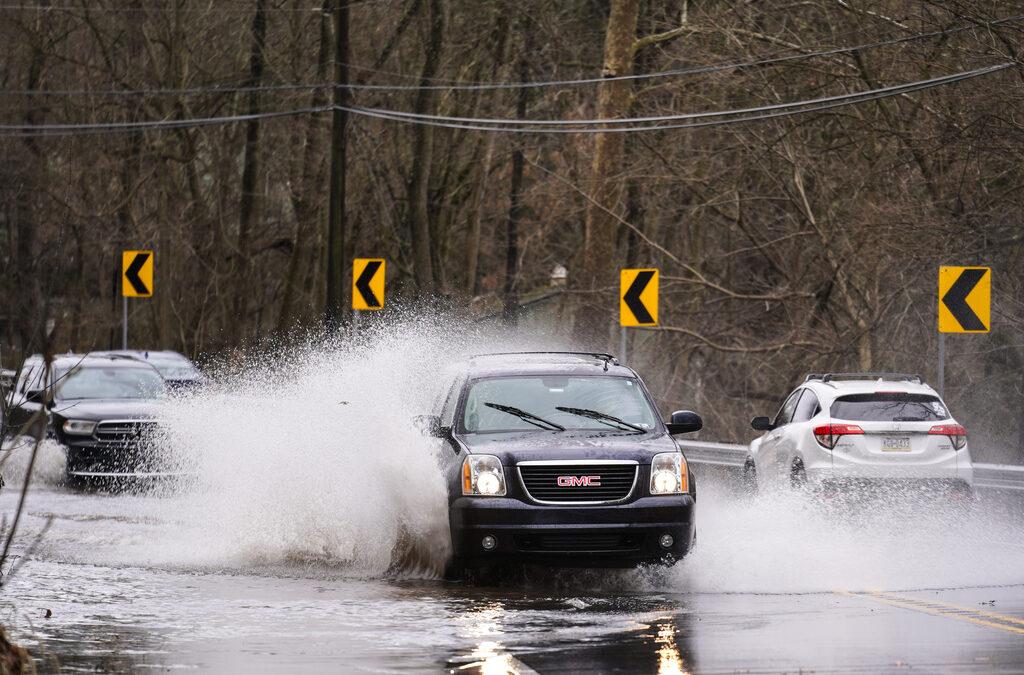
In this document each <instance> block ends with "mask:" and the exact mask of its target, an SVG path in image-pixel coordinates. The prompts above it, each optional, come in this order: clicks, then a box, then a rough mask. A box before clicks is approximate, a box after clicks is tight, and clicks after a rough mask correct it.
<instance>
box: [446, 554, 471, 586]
mask: <svg viewBox="0 0 1024 675" xmlns="http://www.w3.org/2000/svg"><path fill="white" fill-rule="evenodd" d="M465 578H466V565H465V563H463V561H462V558H460V557H458V556H454V555H453V556H452V557H451V558H449V559H448V562H447V563H446V564H445V566H444V580H445V581H463V580H464V579H465Z"/></svg>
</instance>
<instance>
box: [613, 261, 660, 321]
mask: <svg viewBox="0 0 1024 675" xmlns="http://www.w3.org/2000/svg"><path fill="white" fill-rule="evenodd" d="M619 323H620V324H621V325H623V326H657V325H658V270H656V269H624V270H622V271H621V273H620V275H619Z"/></svg>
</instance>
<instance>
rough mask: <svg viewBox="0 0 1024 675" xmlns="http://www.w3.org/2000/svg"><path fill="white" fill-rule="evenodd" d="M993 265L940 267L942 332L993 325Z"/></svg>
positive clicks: (983, 329) (977, 330)
mask: <svg viewBox="0 0 1024 675" xmlns="http://www.w3.org/2000/svg"><path fill="white" fill-rule="evenodd" d="M991 305H992V268H991V267H940V268H939V332H940V333H987V332H989V328H990V327H991V323H992V322H991V309H992V307H991Z"/></svg>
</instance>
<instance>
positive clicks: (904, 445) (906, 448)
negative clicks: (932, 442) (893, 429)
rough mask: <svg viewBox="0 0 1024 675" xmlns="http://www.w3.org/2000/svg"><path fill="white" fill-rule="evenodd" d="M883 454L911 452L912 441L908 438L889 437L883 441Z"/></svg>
mask: <svg viewBox="0 0 1024 675" xmlns="http://www.w3.org/2000/svg"><path fill="white" fill-rule="evenodd" d="M882 451H883V452H910V439H909V438H908V437H906V436H887V437H886V438H883V439H882Z"/></svg>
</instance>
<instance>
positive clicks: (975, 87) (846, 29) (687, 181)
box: [0, 0, 1024, 459]
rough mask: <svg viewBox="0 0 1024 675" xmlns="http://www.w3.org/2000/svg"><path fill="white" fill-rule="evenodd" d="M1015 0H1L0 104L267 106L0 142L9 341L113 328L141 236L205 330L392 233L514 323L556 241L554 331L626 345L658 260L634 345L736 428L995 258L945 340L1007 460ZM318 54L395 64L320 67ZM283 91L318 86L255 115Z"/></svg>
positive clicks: (246, 332)
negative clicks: (621, 312)
mask: <svg viewBox="0 0 1024 675" xmlns="http://www.w3.org/2000/svg"><path fill="white" fill-rule="evenodd" d="M40 7H41V6H40ZM1018 13H1020V7H1019V5H1017V4H1016V3H1012V2H1001V1H996V0H992V1H986V2H953V3H933V2H928V1H924V2H920V1H913V2H911V1H907V0H890V1H886V2H879V3H870V4H869V5H865V4H861V3H850V2H813V3H792V4H781V5H780V4H778V3H768V4H764V3H737V2H731V1H718V0H715V1H711V2H700V3H696V2H690V1H689V0H670V1H669V2H648V1H643V0H601V1H599V0H593V1H585V0H581V1H580V2H561V3H551V2H539V1H536V0H521V1H518V2H507V1H505V0H487V1H484V2H475V3H465V2H461V0H362V1H360V2H352V3H350V4H348V5H344V6H336V5H335V4H334V3H333V1H332V0H324V2H323V4H322V5H317V4H316V3H310V2H308V0H307V1H305V2H303V1H302V0H276V1H275V0H250V1H248V2H244V1H242V0H235V1H233V2H230V3H229V2H216V3H212V2H202V3H201V2H193V1H192V0H169V1H167V2H162V3H159V4H153V3H148V2H146V3H142V2H139V1H138V0H102V1H101V2H95V1H91V0H70V1H69V2H66V3H62V4H60V5H59V6H56V7H52V8H50V9H46V10H43V9H38V10H33V9H28V8H21V9H10V8H7V9H0V44H3V45H4V46H5V49H4V58H2V59H0V89H2V92H0V93H2V96H0V106H2V108H0V110H2V113H0V119H2V122H0V123H2V124H5V125H46V124H61V123H73V124H89V123H110V122H116V123H132V122H139V121H146V120H178V119H191V120H196V119H204V118H214V117H228V116H241V117H244V118H246V119H243V120H241V121H239V122H237V123H232V124H209V125H199V124H190V125H183V126H180V127H176V128H169V129H161V130H138V129H132V130H128V131H118V132H116V133H110V132H104V133H89V134H84V133H83V134H77V135H60V136H46V135H39V134H30V135H22V136H19V135H5V136H2V137H0V149H2V150H0V152H2V157H3V158H4V161H3V162H0V265H2V266H3V274H2V279H0V284H2V286H0V298H2V301H0V321H2V322H3V323H2V331H3V333H2V338H0V343H2V344H3V347H2V349H3V352H2V353H0V359H4V365H8V363H7V362H6V359H5V355H7V354H11V353H14V352H15V351H17V350H19V349H22V348H26V347H27V346H29V345H31V344H33V343H35V344H39V343H40V342H41V339H40V335H41V332H42V331H44V330H46V325H45V324H46V322H47V320H48V319H50V320H53V321H54V324H53V325H54V326H55V328H54V330H55V331H56V335H55V338H54V340H55V343H56V344H57V345H58V346H59V347H60V348H75V349H87V348H91V347H107V346H109V345H110V343H111V342H112V341H114V340H115V339H116V335H117V330H118V327H117V326H118V321H119V320H120V315H119V298H118V293H119V291H118V287H117V273H118V264H119V260H120V251H121V250H122V249H124V248H150V247H151V248H154V249H155V250H156V251H157V280H156V284H157V294H156V297H155V298H154V299H152V300H150V301H145V302H138V303H135V304H134V305H133V313H132V326H133V335H134V337H135V342H136V343H137V344H146V345H151V346H154V347H166V348H173V349H178V350H181V351H184V352H187V353H191V354H199V353H211V352H220V351H224V350H226V349H228V348H230V347H233V346H235V345H238V344H246V343H253V342H257V341H259V340H262V339H265V338H267V337H270V336H279V337H280V336H287V335H288V334H289V333H290V332H292V331H293V330H295V329H296V327H303V326H306V327H308V326H319V325H321V324H322V322H323V321H324V317H325V315H327V316H332V315H333V316H335V317H336V318H340V317H341V316H343V314H344V312H342V311H339V308H344V307H346V306H347V304H348V293H349V285H350V281H349V279H348V276H349V275H350V273H351V271H350V268H349V261H350V259H351V258H352V257H354V256H373V257H385V258H387V259H388V262H389V265H388V268H389V273H390V278H389V293H390V294H392V295H393V297H398V296H405V297H409V298H421V299H423V298H436V297H444V298H450V299H451V300H452V302H453V303H455V304H456V305H458V306H463V307H467V308H469V310H470V311H472V312H475V313H481V314H486V313H491V312H498V313H504V314H505V315H506V316H507V317H508V318H509V319H512V318H514V315H515V314H516V311H515V309H516V308H517V307H518V306H519V305H520V304H521V303H523V302H529V301H530V300H531V299H533V298H536V297H538V296H540V295H543V294H545V293H547V292H548V291H549V290H550V275H551V273H552V270H553V269H554V268H555V267H556V266H559V265H562V266H565V267H566V268H567V269H568V270H569V281H568V290H567V291H566V293H565V297H566V298H567V301H568V302H567V305H566V306H567V307H568V309H567V315H566V317H565V318H566V321H565V322H564V324H563V325H565V327H566V332H567V334H568V335H571V336H572V337H573V339H574V340H575V342H576V344H579V345H581V346H592V347H601V348H606V347H609V346H615V347H617V339H616V336H617V333H618V330H617V316H616V308H617V306H618V302H617V298H616V294H617V292H618V269H619V268H620V267H623V266H626V265H637V266H656V267H659V268H660V269H661V272H662V299H661V321H662V325H661V326H660V328H659V329H657V330H643V331H633V332H631V334H630V340H631V344H630V350H629V351H630V355H631V358H632V360H633V361H634V362H636V363H637V364H638V365H639V366H640V367H642V368H643V369H644V370H645V371H647V373H648V374H649V376H650V379H651V380H652V382H653V383H654V385H655V386H656V388H657V390H658V395H659V396H660V397H661V399H662V400H663V401H664V403H665V405H666V407H674V406H676V405H683V404H685V405H687V406H693V407H695V408H699V409H702V410H705V411H712V412H711V414H710V415H709V417H710V420H709V435H713V436H715V437H718V438H730V437H732V438H739V437H741V436H742V431H741V430H740V429H739V428H738V427H737V426H736V423H735V421H736V420H737V419H742V418H744V417H746V416H749V415H750V414H752V413H754V412H758V413H764V412H769V411H771V409H772V408H774V407H775V406H777V405H778V402H779V399H780V397H781V396H782V395H783V393H784V392H783V389H785V388H786V387H787V386H789V385H790V384H791V383H792V382H793V381H794V380H795V379H796V378H798V377H799V376H800V375H802V374H803V373H804V372H807V371H809V370H851V369H872V370H901V371H903V370H912V371H922V372H923V374H925V375H926V376H927V377H928V378H929V379H932V380H934V379H935V375H936V373H935V365H934V364H935V349H936V338H937V336H936V330H935V302H936V299H935V295H936V276H937V267H938V265H940V264H987V265H991V266H992V267H993V270H994V297H993V308H994V309H993V332H992V333H991V334H990V335H988V336H964V337H953V338H951V339H950V340H949V343H948V346H949V356H950V367H949V371H948V373H947V377H946V381H947V383H948V392H947V393H948V396H949V398H950V399H951V404H952V405H953V406H954V407H955V409H960V410H963V411H964V415H962V416H963V417H965V418H966V419H967V420H968V422H969V423H970V424H971V426H972V430H974V429H976V430H977V431H976V432H975V439H976V443H975V447H977V448H979V451H980V452H981V453H982V456H985V455H987V456H988V457H989V458H992V459H1010V458H1012V457H1013V456H1014V453H1015V452H1017V451H1018V449H1019V448H1020V446H1021V445H1022V443H1021V435H1022V434H1024V424H1022V414H1021V410H1022V409H1024V306H1022V301H1021V297H1022V296H1021V291H1022V290H1024V266H1022V265H1024V261H1022V257H1021V256H1022V250H1024V249H1022V247H1024V233H1022V224H1021V213H1022V201H1024V200H1022V195H1024V192H1022V183H1024V170H1022V168H1021V167H1022V161H1021V160H1022V154H1024V153H1022V151H1024V133H1022V132H1024V123H1022V122H1021V120H1020V115H1019V111H1020V110H1021V109H1022V102H1024V96H1022V91H1024V89H1022V83H1024V69H1022V68H1021V64H1020V60H1019V55H1018V52H1019V49H1020V44H1021V35H1022V32H1021V31H1022V25H1024V23H1022V22H1019V21H1006V22H1000V23H993V22H995V21H998V20H1000V19H1005V18H1007V17H1012V16H1014V15H1016V14H1018ZM933 32H938V33H937V34H936V35H933V36H931V37H928V38H923V39H912V40H907V41H905V42H900V43H896V44H889V45H886V46H880V47H874V48H864V49H860V50H856V51H848V52H836V53H832V54H826V55H820V56H815V57H813V58H792V59H789V60H786V61H783V62H779V63H771V64H763V65H755V66H747V67H734V68H725V69H719V70H713V71H711V72H704V73H691V74H687V75H679V76H672V77H660V78H653V79H635V80H630V79H607V81H605V82H599V83H593V84H585V85H572V84H565V85H559V86H551V87H537V88H530V89H516V88H501V89H486V88H448V87H446V86H445V85H447V84H450V83H452V82H462V83H466V82H515V81H521V80H524V79H529V80H550V79H555V80H573V79H578V78H590V77H595V76H596V77H602V76H603V77H605V78H609V77H613V76H620V75H628V74H631V73H637V74H643V73H654V72H659V71H666V70H672V69H681V68H683V69H685V68H693V67H696V66H703V65H709V64H726V63H746V62H753V61H762V60H765V59H772V58H776V57H781V56H792V57H798V56H800V55H806V54H809V53H811V52H818V51H823V50H828V49H830V48H834V47H843V46H849V45H858V44H870V43H875V42H878V41H888V40H892V39H895V38H903V37H912V36H916V35H919V34H922V33H933ZM1004 62H1009V63H1012V64H1014V65H1013V66H1012V67H1010V68H1008V69H1006V70H1002V71H1000V72H998V73H994V74H990V75H986V76H984V77H979V78H975V79H970V80H967V81H964V82H960V83H957V84H951V85H946V86H942V87H935V88H931V89H928V90H926V91H921V92H917V93H912V94H906V95H900V96H893V97H889V98H884V99H879V100H874V101H868V102H863V103H859V104H857V105H848V106H842V107H836V108H832V109H829V110H824V111H819V112H812V113H806V114H802V115H789V116H780V117H774V118H772V119H767V120H763V121H759V122H747V123H743V124H731V125H721V126H709V127H704V128H699V129H688V130H660V131H646V132H643V133H631V134H612V133H596V134H544V133H533V134H511V133H501V132H480V131H467V130H463V129H451V128H447V127H443V126H441V127H435V126H427V125H422V124H408V123H402V122H397V121H393V120H386V119H379V118H374V117H368V116H365V115H362V114H358V113H354V112H352V113H350V112H346V110H344V108H349V107H351V106H359V107H368V108H384V109H390V110H400V111H407V112H413V113H417V114H421V115H443V116H457V117H482V118H507V119H513V118H531V119H592V118H600V119H608V118H625V117H644V116H652V115H664V114H672V113H679V112H701V111H714V110H727V109H738V108H748V107H754V106H765V105H773V104H779V103H785V102H789V101H796V100H804V99H812V98H820V97H825V96H833V95H840V94H846V93H850V92H856V91H864V90H869V89H875V88H878V87H883V86H886V85H891V84H899V83H905V82H912V81H919V80H925V79H929V78H933V77H937V76H940V75H946V74H950V73H955V72H961V71H966V70H970V69H974V68H979V67H983V66H988V65H992V64H996V63H1004ZM331 82H342V83H351V84H353V85H360V86H365V85H378V86H383V87H385V88H381V89H346V88H335V89H331V88H329V87H324V86H314V85H324V84H328V83H331ZM283 85H303V86H295V87H283ZM410 85H412V86H411V87H410ZM388 87H390V88H388ZM331 103H334V104H336V105H337V106H341V107H336V108H335V109H334V110H333V111H332V110H329V109H327V108H328V106H329V105H330V104H331ZM296 110H319V111H321V112H307V113H303V114H288V115H282V116H280V117H268V118H253V117H251V115H252V114H253V113H264V112H286V111H296ZM342 130H343V131H344V133H341V131H342ZM339 157H340V158H342V161H338V160H339ZM342 185H343V186H344V189H343V190H342V189H340V187H341V186H342ZM781 383H784V384H781ZM755 405H756V409H755V407H754V406H755Z"/></svg>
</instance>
